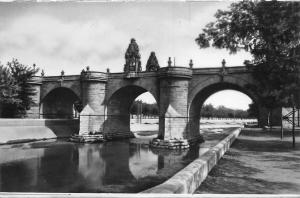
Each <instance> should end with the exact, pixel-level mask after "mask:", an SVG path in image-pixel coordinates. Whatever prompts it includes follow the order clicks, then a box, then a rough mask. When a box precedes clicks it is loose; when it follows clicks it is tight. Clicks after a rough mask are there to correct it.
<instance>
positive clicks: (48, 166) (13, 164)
mask: <svg viewBox="0 0 300 198" xmlns="http://www.w3.org/2000/svg"><path fill="white" fill-rule="evenodd" d="M134 142H135V143H133V141H130V140H124V141H112V142H106V143H100V144H77V143H71V142H68V141H65V140H55V141H54V140H52V141H43V142H33V143H24V144H17V145H5V146H0V156H1V157H0V191H2V192H10V191H12V192H128V193H130V192H139V191H142V190H145V189H147V188H150V187H153V186H155V185H157V184H160V183H162V182H163V181H165V180H166V179H168V178H169V177H171V176H172V175H174V174H175V173H176V172H178V171H179V170H180V169H182V168H183V167H184V166H186V165H187V164H188V163H189V162H191V161H192V160H193V159H195V158H196V157H198V154H199V148H194V149H190V150H189V151H166V150H164V151H159V150H153V149H150V148H149V147H148V146H147V145H144V144H141V143H137V142H138V141H134Z"/></svg>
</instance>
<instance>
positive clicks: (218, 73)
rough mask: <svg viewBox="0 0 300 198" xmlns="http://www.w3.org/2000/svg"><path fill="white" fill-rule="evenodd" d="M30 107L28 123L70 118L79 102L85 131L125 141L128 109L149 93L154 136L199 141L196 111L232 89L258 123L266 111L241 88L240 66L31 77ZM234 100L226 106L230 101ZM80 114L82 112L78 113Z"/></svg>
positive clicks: (244, 74) (246, 77)
mask: <svg viewBox="0 0 300 198" xmlns="http://www.w3.org/2000/svg"><path fill="white" fill-rule="evenodd" d="M30 83H31V85H32V86H33V87H34V88H35V90H36V95H35V96H34V97H33V99H34V101H35V105H33V106H32V107H31V109H30V110H29V111H28V116H29V117H32V118H72V117H73V116H74V104H75V103H76V102H78V101H80V102H81V103H82V104H83V107H84V109H85V108H91V109H92V111H93V115H92V117H93V124H91V126H89V130H90V131H104V132H105V133H107V134H110V135H111V136H118V137H120V136H121V137H128V136H130V135H131V132H130V113H129V110H130V107H131V105H132V103H133V101H134V100H135V99H136V97H138V96H139V95H140V94H142V93H144V92H147V91H148V92H150V93H151V94H152V95H153V96H154V98H155V99H156V102H157V105H158V108H159V137H160V138H165V139H168V138H186V139H188V140H191V141H193V140H196V139H198V138H200V134H199V120H200V110H201V107H202V105H203V103H204V102H205V100H206V99H207V98H208V97H209V96H210V95H212V94H214V93H216V92H218V91H221V90H225V89H233V90H237V91H240V92H242V93H245V94H246V95H248V96H249V97H250V98H251V99H252V100H253V101H254V102H255V103H256V104H257V105H258V106H259V117H258V120H259V124H260V125H264V124H266V119H264V118H266V117H267V116H266V115H265V114H266V110H265V109H264V108H263V107H262V106H261V105H260V101H259V97H258V96H256V95H255V94H254V93H252V92H251V91H250V90H248V89H247V86H246V85H247V84H254V83H255V82H254V80H253V79H252V76H251V71H249V70H248V69H247V68H246V67H243V66H240V67H225V64H223V66H222V67H220V68H192V65H190V66H189V67H179V66H171V65H170V64H169V65H168V66H167V67H161V68H158V69H157V71H149V72H142V71H140V72H135V73H134V75H128V73H126V72H124V73H123V72H122V73H110V72H109V71H108V72H96V71H90V70H89V68H87V70H85V71H84V70H83V71H82V72H81V74H80V75H71V76H67V75H64V74H63V73H62V75H60V76H43V77H35V78H33V79H32V80H31V82H30ZM234 100H235V99H234V98H232V101H233V102H234ZM83 111H84V110H83Z"/></svg>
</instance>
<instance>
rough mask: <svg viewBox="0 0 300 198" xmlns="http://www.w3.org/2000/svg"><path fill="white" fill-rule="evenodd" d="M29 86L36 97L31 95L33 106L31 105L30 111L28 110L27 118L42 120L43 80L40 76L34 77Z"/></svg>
mask: <svg viewBox="0 0 300 198" xmlns="http://www.w3.org/2000/svg"><path fill="white" fill-rule="evenodd" d="M28 84H29V86H30V87H31V88H32V92H33V93H34V95H31V96H30V97H31V99H32V100H33V104H31V105H30V109H28V110H26V117H28V118H40V102H41V101H40V95H41V86H42V78H41V77H39V76H34V77H33V78H31V79H30V80H29V82H28Z"/></svg>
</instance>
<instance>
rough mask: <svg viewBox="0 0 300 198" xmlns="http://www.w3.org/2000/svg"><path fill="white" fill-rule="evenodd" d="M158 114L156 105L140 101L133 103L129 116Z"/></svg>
mask: <svg viewBox="0 0 300 198" xmlns="http://www.w3.org/2000/svg"><path fill="white" fill-rule="evenodd" d="M158 113H159V112H158V107H157V104H148V103H144V102H143V101H140V100H137V101H134V102H133V104H132V106H131V109H130V114H133V115H139V114H143V115H146V116H157V115H158Z"/></svg>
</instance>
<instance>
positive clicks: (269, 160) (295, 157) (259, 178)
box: [195, 129, 300, 194]
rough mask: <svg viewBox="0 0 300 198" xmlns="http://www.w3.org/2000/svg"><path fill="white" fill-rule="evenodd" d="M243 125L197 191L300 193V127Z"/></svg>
mask: <svg viewBox="0 0 300 198" xmlns="http://www.w3.org/2000/svg"><path fill="white" fill-rule="evenodd" d="M296 134H297V137H296V148H292V137H291V134H290V133H288V132H287V133H285V137H284V139H283V140H280V133H279V131H274V132H268V131H261V130H255V129H248V130H247V129H244V130H243V131H242V132H241V134H240V136H239V137H238V139H237V140H236V141H235V142H234V143H233V145H232V147H231V148H230V149H229V151H228V152H227V153H226V154H225V155H224V156H223V158H222V159H221V160H220V161H219V162H218V165H217V166H215V167H214V168H213V169H212V171H211V172H210V173H209V175H208V177H207V178H206V180H205V181H204V182H203V183H202V184H201V186H200V187H199V188H198V189H197V190H196V192H195V193H196V194H202V193H209V194H300V131H297V133H296Z"/></svg>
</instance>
